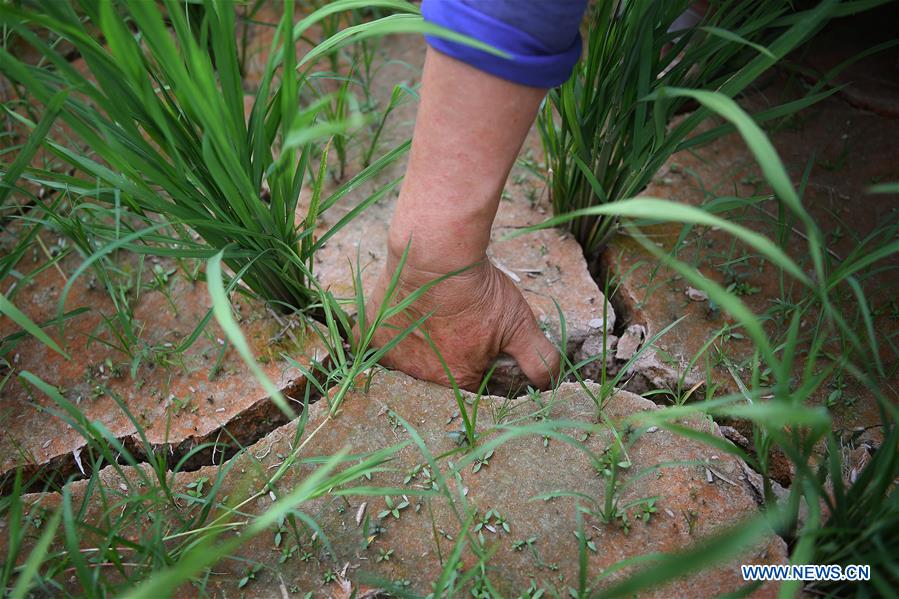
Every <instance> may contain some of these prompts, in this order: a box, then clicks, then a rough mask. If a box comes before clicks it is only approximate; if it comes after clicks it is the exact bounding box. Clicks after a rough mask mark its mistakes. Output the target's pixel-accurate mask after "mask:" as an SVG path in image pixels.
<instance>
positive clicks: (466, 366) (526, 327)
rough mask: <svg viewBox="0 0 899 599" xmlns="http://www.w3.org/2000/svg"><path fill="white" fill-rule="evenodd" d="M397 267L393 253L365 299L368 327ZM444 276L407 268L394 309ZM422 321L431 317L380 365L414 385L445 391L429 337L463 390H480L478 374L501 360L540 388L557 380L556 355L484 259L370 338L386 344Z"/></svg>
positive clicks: (511, 288) (508, 283) (507, 282)
mask: <svg viewBox="0 0 899 599" xmlns="http://www.w3.org/2000/svg"><path fill="white" fill-rule="evenodd" d="M399 263H400V256H397V255H395V253H393V252H391V255H390V257H389V258H388V260H387V265H386V267H385V270H384V272H383V273H382V274H381V277H380V279H379V280H378V283H377V286H376V288H375V290H374V292H373V293H372V294H371V296H370V297H369V298H368V302H367V305H366V322H368V323H371V322H372V321H373V320H374V318H375V317H376V316H377V314H378V310H379V309H380V307H381V305H382V302H383V301H384V298H385V295H386V292H387V289H388V286H389V283H390V280H391V278H392V276H393V274H394V272H395V269H396V267H397V265H398V264H399ZM443 274H445V273H435V272H426V271H424V270H421V269H418V268H415V267H414V266H410V265H409V264H408V263H407V264H406V265H405V267H404V268H403V270H402V272H401V274H400V278H399V284H398V285H397V289H396V291H395V295H394V297H393V298H392V303H393V304H396V303H397V302H399V301H401V300H402V299H403V298H405V297H408V296H409V295H410V294H411V293H413V292H414V291H416V290H417V289H419V288H420V287H422V286H423V285H425V284H427V283H429V282H432V281H434V280H435V279H437V278H439V277H441V276H443ZM426 314H430V316H429V317H428V318H427V319H426V320H425V322H424V323H423V324H422V325H421V326H420V327H419V328H416V329H415V330H413V331H412V332H411V333H409V334H408V335H407V336H406V337H405V338H404V339H403V340H401V341H400V342H399V344H398V345H397V346H396V347H394V348H393V349H392V350H391V351H389V352H388V353H387V354H386V355H385V356H384V358H383V359H382V360H381V363H382V364H384V365H385V366H388V367H390V368H395V369H397V370H402V371H403V372H405V373H407V374H409V375H411V376H414V377H416V378H419V379H423V380H426V381H432V382H436V383H440V384H443V385H448V384H450V380H449V378H448V376H447V374H446V371H445V369H444V367H443V364H442V363H441V361H440V358H439V357H438V356H437V354H436V353H435V351H434V349H433V348H432V346H431V343H429V341H428V338H430V341H431V342H433V345H434V347H435V348H436V349H437V350H438V351H439V352H440V355H441V356H442V358H443V360H444V361H445V362H446V365H447V367H448V368H449V370H450V372H451V373H452V375H453V378H454V380H455V382H456V384H457V385H458V386H459V387H461V388H463V389H467V390H469V391H476V390H477V389H478V387H479V385H480V383H481V378H482V377H483V375H484V372H485V371H486V370H487V369H488V368H489V367H490V365H491V364H492V363H493V361H494V360H495V359H496V357H497V356H498V355H499V354H500V353H506V354H508V355H510V356H512V357H513V358H515V359H516V360H517V361H518V365H519V367H520V368H521V370H522V372H524V374H525V375H526V376H527V377H528V378H529V379H530V380H531V382H532V383H533V384H534V385H536V386H538V387H540V388H546V387H548V386H549V384H550V383H551V379H552V377H553V376H555V375H557V374H558V371H559V354H558V352H557V351H556V348H555V347H554V346H553V344H552V343H550V341H549V340H548V339H547V338H546V337H545V336H544V334H543V332H542V331H541V330H540V328H539V327H538V326H537V322H536V320H535V318H534V315H533V313H532V312H531V308H530V306H528V304H527V302H526V301H525V299H524V297H523V296H522V294H521V291H519V290H518V288H517V287H516V286H515V284H514V283H513V282H512V280H511V279H509V278H508V277H507V276H506V275H505V274H503V273H502V272H501V271H500V270H499V269H498V268H496V267H495V266H494V265H493V264H491V263H490V262H489V261H488V260H487V259H486V258H484V259H482V260H480V261H478V262H477V263H476V264H474V265H472V266H471V267H469V268H467V269H466V270H464V271H463V272H461V273H458V274H455V275H452V276H449V277H448V278H446V279H445V280H443V281H440V282H439V283H437V284H435V285H434V286H433V287H431V288H430V289H428V290H427V291H425V293H424V294H423V295H422V296H421V297H420V298H418V299H417V300H416V301H415V302H414V303H413V304H412V305H411V306H410V308H409V309H407V310H406V312H405V313H404V314H403V315H401V316H397V317H394V318H393V319H392V320H390V321H388V323H387V324H386V326H381V327H380V328H379V329H377V330H376V331H375V333H374V338H373V344H374V345H375V346H378V347H381V346H383V345H385V344H386V343H388V342H389V341H390V340H391V339H393V338H394V337H395V336H396V335H397V334H398V333H399V332H400V331H402V330H404V329H405V328H407V327H408V326H409V325H410V324H411V323H413V322H415V321H416V320H417V319H419V318H421V317H422V316H424V315H426ZM426 334H427V335H426Z"/></svg>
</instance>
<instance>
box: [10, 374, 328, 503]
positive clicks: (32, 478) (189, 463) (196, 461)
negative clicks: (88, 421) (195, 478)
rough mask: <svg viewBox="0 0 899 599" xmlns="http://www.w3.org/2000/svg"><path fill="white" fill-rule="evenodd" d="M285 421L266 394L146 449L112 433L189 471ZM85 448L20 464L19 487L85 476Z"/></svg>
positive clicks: (293, 389) (314, 396)
mask: <svg viewBox="0 0 899 599" xmlns="http://www.w3.org/2000/svg"><path fill="white" fill-rule="evenodd" d="M317 382H319V383H320V381H317ZM307 385H310V383H309V382H307V381H306V380H305V378H302V379H299V380H296V381H293V382H292V383H291V384H290V385H288V386H286V387H284V388H283V389H280V391H281V394H282V395H284V396H285V397H287V398H290V399H292V400H293V401H297V400H296V399H295V397H297V396H303V395H305V391H306V387H307ZM309 390H310V393H309V405H312V404H314V403H315V402H317V401H318V400H320V399H321V398H322V395H321V393H320V392H318V390H317V386H316V385H312V386H311V387H309ZM288 422H289V418H288V417H287V416H286V415H285V414H284V413H283V412H282V411H281V409H280V408H278V406H277V405H276V404H275V402H273V401H272V400H271V398H268V397H266V398H264V399H260V400H259V401H258V402H256V403H255V404H254V405H252V406H250V407H249V408H248V409H246V410H243V411H241V412H239V413H238V414H236V415H235V416H234V418H232V419H230V420H229V421H228V422H225V423H221V425H220V426H218V427H216V428H215V429H213V430H211V431H210V432H209V433H207V434H204V435H195V436H190V437H187V438H184V439H181V440H180V441H178V442H171V443H151V444H150V446H149V448H148V447H147V445H146V444H144V442H143V440H142V439H141V436H140V433H138V432H134V433H129V434H127V435H122V436H120V437H117V438H116V441H117V442H118V443H120V444H121V445H122V447H124V448H125V449H126V450H127V451H128V453H129V454H131V456H132V457H133V458H134V460H135V462H136V463H137V464H149V463H153V462H155V461H156V457H157V456H159V455H160V454H165V456H166V458H165V459H166V470H167V471H169V472H174V471H178V472H193V471H195V470H199V469H200V468H202V467H203V466H209V465H216V464H221V463H224V462H226V461H228V460H230V459H231V458H232V457H234V456H235V455H236V454H237V453H238V452H240V451H241V450H243V449H246V448H247V447H250V446H252V445H253V444H255V443H256V442H257V441H259V440H260V439H262V438H263V437H265V436H266V435H267V434H269V433H270V432H272V431H274V430H275V429H277V428H278V427H279V426H283V425H284V424H287V423H288ZM90 451H91V449H90V445H88V446H86V447H84V448H83V449H81V450H80V451H79V452H78V453H79V455H80V456H83V457H80V458H79V459H80V462H78V461H76V459H75V457H74V456H73V454H72V453H65V454H61V455H58V456H54V457H53V458H50V459H49V460H45V461H43V462H40V463H36V462H30V463H28V464H25V465H23V466H20V468H19V469H20V470H21V473H22V488H23V491H24V492H37V491H48V490H59V489H60V488H62V487H63V486H64V485H66V484H68V483H69V482H73V481H76V480H83V479H87V478H90V477H91V476H93V474H94V473H95V472H96V471H97V469H95V468H94V467H93V466H92V462H93V460H91V459H90ZM117 460H119V461H118V463H119V464H120V465H123V466H124V465H127V464H125V463H123V462H122V461H121V455H118V456H117ZM107 466H109V463H107V462H104V463H102V464H101V465H100V469H102V468H105V467H107ZM176 466H177V468H176ZM82 468H83V470H82ZM15 476H16V473H15V470H12V471H8V472H6V473H4V475H3V477H2V478H0V494H7V493H10V492H12V489H13V486H14V481H15Z"/></svg>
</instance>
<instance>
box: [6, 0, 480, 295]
mask: <svg viewBox="0 0 899 599" xmlns="http://www.w3.org/2000/svg"><path fill="white" fill-rule="evenodd" d="M362 5H363V3H361V2H359V1H358V0H339V1H337V2H333V3H330V4H326V5H324V6H323V7H321V8H320V9H318V10H316V11H315V12H313V13H312V14H310V15H309V16H307V17H305V18H303V19H301V20H299V22H297V23H294V13H293V10H294V3H293V2H290V1H286V2H284V14H283V17H282V18H281V20H280V22H279V23H278V26H277V30H276V34H275V36H274V39H273V42H272V47H271V50H270V52H269V55H268V61H267V63H266V66H265V69H264V72H263V76H262V78H261V83H260V85H259V88H258V90H257V91H256V92H255V94H254V95H253V97H252V109H251V110H250V112H249V114H248V115H247V114H245V109H244V106H245V95H244V90H243V88H242V85H241V60H240V51H239V49H238V46H237V42H236V39H237V36H238V33H239V32H238V31H237V26H236V18H235V7H236V4H235V3H232V2H221V3H207V4H206V5H205V10H203V11H200V12H199V13H197V14H193V13H190V14H191V15H192V16H194V17H195V18H194V19H193V20H192V21H191V20H189V19H188V18H187V16H186V14H185V11H183V10H182V8H183V7H182V6H181V5H180V4H179V3H178V2H174V1H168V2H164V3H163V4H162V6H160V5H158V4H156V3H152V2H143V1H123V2H120V3H106V2H104V3H94V2H83V3H81V4H80V5H79V7H78V8H79V12H76V11H75V10H73V8H72V7H70V6H69V5H68V4H60V3H58V2H53V1H49V0H48V1H39V2H36V3H35V4H34V6H33V7H31V5H29V8H24V7H19V6H18V5H12V4H8V3H5V4H3V5H2V6H0V22H2V23H3V25H4V26H5V27H8V28H10V29H12V30H14V31H15V32H16V33H17V34H18V35H19V36H20V37H21V39H22V40H24V41H25V42H27V43H28V44H29V45H30V46H32V47H33V48H34V49H36V50H37V51H38V52H39V53H40V54H41V55H42V56H43V58H44V59H45V61H46V62H47V63H48V64H49V65H52V68H45V67H43V66H31V65H28V64H26V63H25V62H23V61H22V60H19V59H17V58H15V57H14V56H13V55H12V54H11V53H10V52H8V51H7V50H5V49H2V48H0V72H2V73H3V74H4V75H5V76H6V77H8V78H9V79H10V80H11V81H13V82H15V83H17V84H20V85H21V86H22V87H23V88H24V89H26V90H27V92H28V94H30V97H31V99H32V100H33V101H36V102H40V103H41V104H43V105H44V106H46V107H47V109H48V115H52V116H55V117H56V118H58V119H59V120H61V121H62V122H64V123H65V124H66V125H68V127H70V128H71V130H72V131H73V133H74V135H75V136H77V137H78V138H80V139H81V140H82V141H83V142H84V143H85V144H86V145H87V146H88V148H89V150H90V151H89V153H87V154H85V153H83V152H80V151H76V150H74V149H73V148H71V147H68V146H66V145H63V144H60V143H58V142H56V141H54V140H52V139H50V138H47V137H45V136H46V135H47V130H46V128H45V127H44V126H43V124H44V122H43V121H42V122H41V123H34V122H32V121H30V120H28V119H26V118H25V117H20V120H21V121H22V122H23V123H24V124H26V125H27V126H29V127H32V128H33V129H34V133H35V135H34V136H33V139H34V140H36V141H37V142H41V141H42V142H43V143H44V145H45V147H46V148H47V149H48V150H50V151H51V152H52V153H54V154H56V155H57V156H58V157H59V158H60V159H62V160H63V161H64V162H66V163H68V164H69V165H71V166H72V167H74V168H75V169H76V171H77V172H76V174H74V175H72V176H69V175H65V176H61V175H59V174H57V173H54V172H48V171H43V170H39V169H32V168H25V167H24V164H17V165H16V166H19V167H21V168H20V169H18V170H20V171H23V172H24V174H25V175H26V176H27V177H28V178H30V179H32V180H35V181H39V182H40V183H41V184H43V185H45V186H46V187H48V188H51V189H67V190H70V191H71V192H73V193H76V194H82V195H86V196H89V197H91V198H92V199H93V200H94V201H101V202H106V203H108V204H110V205H111V204H113V203H116V205H118V202H121V205H122V207H123V208H124V209H126V210H128V211H129V212H131V213H132V214H133V215H135V216H137V217H139V218H142V219H144V222H145V228H144V230H142V231H136V232H134V233H133V235H132V236H130V237H128V238H127V240H123V239H116V241H118V242H119V244H118V246H117V247H128V248H131V249H135V250H137V251H147V250H146V248H144V249H143V250H139V249H138V247H137V246H138V245H139V242H140V241H141V240H142V241H143V242H144V243H145V244H147V245H151V246H155V251H156V252H159V253H166V254H168V255H178V256H181V257H186V256H189V257H200V258H208V257H209V256H210V255H212V254H215V253H217V252H218V251H220V250H224V251H225V253H224V262H225V264H226V265H227V266H228V267H229V269H230V270H231V272H235V273H236V272H241V271H242V272H243V282H244V283H245V285H246V286H247V287H248V288H249V289H251V290H252V291H253V292H255V293H256V294H257V295H259V296H261V297H263V298H265V299H267V300H269V301H271V302H273V303H275V304H277V305H279V306H281V307H283V308H285V309H297V308H305V307H307V306H308V305H309V304H310V303H312V302H313V301H314V298H315V293H314V292H312V291H310V288H311V287H312V282H311V281H312V278H313V273H312V256H313V254H314V253H315V251H316V250H317V249H318V248H320V247H321V245H322V244H323V243H325V241H326V240H327V239H328V238H329V237H330V236H331V235H333V234H334V233H335V232H336V231H337V230H339V228H340V227H341V226H343V224H345V223H346V222H347V221H348V220H349V219H350V218H352V217H353V216H355V215H356V214H358V213H359V211H361V210H363V209H364V208H365V207H366V206H367V204H368V203H370V201H374V200H375V199H377V195H373V196H372V198H370V200H369V202H362V203H361V204H360V205H359V206H358V207H357V208H356V209H354V210H353V211H352V212H351V214H350V216H348V217H347V218H344V219H342V220H340V221H339V222H338V223H337V224H335V225H334V226H332V227H331V228H330V229H329V230H328V231H326V232H324V233H323V234H321V235H320V236H319V237H318V238H316V237H315V228H316V225H317V224H318V223H319V222H320V217H321V215H322V214H323V213H325V212H326V211H327V210H328V209H330V208H331V207H332V206H333V205H334V204H335V203H337V202H338V201H339V200H340V199H341V198H343V197H344V196H345V195H346V194H348V193H350V192H351V191H352V190H354V189H356V188H357V187H358V186H359V185H360V184H362V183H363V182H365V181H367V180H369V179H371V178H372V177H374V176H375V175H376V174H377V173H378V172H380V171H381V170H382V169H383V168H384V167H385V166H386V165H388V164H389V163H390V162H392V161H393V160H395V159H396V158H397V157H398V156H400V155H401V153H402V152H403V151H404V150H405V149H406V147H407V146H406V145H401V146H400V147H399V148H398V149H397V150H395V151H393V152H390V153H388V154H386V155H385V156H384V157H382V158H381V159H379V160H375V161H374V162H372V164H371V165H370V166H369V167H368V168H366V169H365V170H363V171H362V172H360V173H359V174H357V175H356V176H355V177H353V178H352V179H351V180H349V181H347V182H345V183H344V184H343V185H340V186H339V187H338V188H337V189H335V190H334V191H333V192H332V193H331V194H329V195H326V194H325V193H324V191H323V190H324V183H325V181H324V179H325V177H324V173H325V172H326V170H327V151H323V148H324V142H325V141H326V140H327V139H329V138H332V137H335V138H336V140H337V141H336V143H338V145H339V144H341V143H344V139H343V138H342V137H341V136H342V135H344V134H346V133H347V132H348V131H350V130H353V129H354V128H357V127H359V126H360V125H361V124H362V122H363V119H362V117H361V116H360V115H359V114H358V113H357V112H352V111H350V110H347V108H346V107H349V106H351V105H352V104H353V101H352V97H351V95H350V94H349V92H348V90H347V88H346V86H341V87H339V88H338V89H337V91H335V92H334V93H332V94H325V95H321V94H316V92H315V90H314V89H312V83H311V82H312V79H313V75H314V71H313V69H314V68H315V64H316V62H317V61H318V60H319V59H320V58H323V57H325V56H328V55H332V54H333V53H334V52H335V51H337V50H339V49H340V48H342V47H345V46H347V45H349V44H352V43H354V42H356V41H360V40H365V39H367V38H372V37H376V36H381V35H384V34H387V33H395V32H419V33H423V32H434V33H435V34H437V35H448V36H451V37H455V38H460V36H458V35H455V34H452V33H450V32H444V31H443V30H440V29H439V28H437V27H436V26H433V25H429V24H427V23H425V22H423V21H422V19H421V16H420V15H419V14H418V9H417V7H415V6H414V5H411V4H409V3H407V2H403V1H402V0H375V1H373V2H366V3H364V5H365V6H368V7H380V8H383V9H385V10H388V11H392V12H393V14H390V15H388V16H385V17H382V18H379V19H375V20H372V21H368V22H364V23H359V24H357V25H353V26H351V27H347V28H344V29H340V30H339V31H337V30H335V31H334V32H333V35H331V36H330V37H328V38H327V39H326V40H324V41H323V42H321V43H320V44H318V45H317V46H315V47H314V48H313V49H311V50H310V51H308V52H307V53H306V54H305V55H303V56H302V57H301V58H299V59H297V55H296V50H295V42H296V40H298V39H299V38H300V37H302V36H303V35H304V33H305V32H306V31H307V30H308V29H309V28H310V27H311V26H312V25H314V24H315V23H318V22H322V21H323V20H327V19H331V18H332V17H334V16H335V15H337V14H338V13H340V12H342V11H345V10H350V9H356V8H359V7H360V6H362ZM162 8H164V11H163V10H161V9H162ZM97 30H98V31H99V33H101V34H102V36H103V39H104V40H105V43H104V44H101V43H99V42H98V41H97V38H96V31H97ZM35 31H38V32H40V33H41V34H43V35H39V34H38V33H36V32H35ZM50 36H52V37H53V38H54V39H57V38H58V39H61V40H65V41H66V42H68V43H69V44H71V46H73V47H74V48H75V49H76V50H77V51H78V53H79V54H80V55H81V56H82V57H83V58H84V61H85V64H86V66H87V69H88V71H89V74H87V75H85V74H82V72H80V71H79V70H78V69H76V68H74V67H73V66H72V65H71V64H70V63H69V62H68V60H66V57H65V56H63V55H62V53H61V52H60V50H59V49H58V48H57V47H56V44H51V43H47V42H46V41H45V39H46V38H48V37H50ZM463 41H464V40H463ZM472 43H475V42H472ZM307 95H308V96H312V97H317V99H316V100H314V101H311V102H308V103H305V104H304V103H303V102H302V101H301V98H302V97H304V96H307ZM335 107H336V108H335ZM316 159H318V163H317V164H316ZM15 170H16V169H11V170H9V171H7V173H6V178H7V179H14V178H15V177H17V176H18V173H17V172H15ZM7 183H9V181H7ZM304 189H309V190H311V198H310V199H309V201H308V203H307V205H306V206H305V208H304V209H303V208H302V207H301V204H302V203H301V201H300V196H301V192H302V191H303V190H304ZM6 191H8V188H7V189H6V190H4V192H3V193H4V194H5V193H6ZM298 208H299V209H300V210H299V211H298ZM164 223H174V224H176V225H178V228H176V229H175V231H176V232H175V233H171V234H169V233H168V232H169V231H170V229H169V228H166V227H165V226H164ZM190 231H193V232H196V233H197V234H198V235H199V236H200V237H201V238H202V239H203V241H204V242H205V244H206V245H207V246H208V249H205V250H204V249H203V248H197V244H196V243H195V242H194V241H193V240H192V239H191V237H190ZM62 300H63V301H64V300H65V294H63V298H62Z"/></svg>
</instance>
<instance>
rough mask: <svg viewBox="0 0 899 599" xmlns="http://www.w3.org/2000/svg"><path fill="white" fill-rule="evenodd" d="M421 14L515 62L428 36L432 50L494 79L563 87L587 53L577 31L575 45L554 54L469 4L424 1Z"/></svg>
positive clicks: (432, 0) (562, 33)
mask: <svg viewBox="0 0 899 599" xmlns="http://www.w3.org/2000/svg"><path fill="white" fill-rule="evenodd" d="M550 12H551V11H550ZM421 13H422V16H424V18H425V20H426V21H429V22H431V23H434V24H436V25H440V26H442V27H446V28H447V29H450V30H452V31H455V32H457V33H461V34H464V35H467V36H469V37H472V38H474V39H477V40H479V41H482V42H484V43H486V44H489V45H491V46H493V47H495V48H497V49H499V50H502V51H504V52H506V53H507V54H509V55H510V56H511V58H503V57H500V56H496V55H494V54H490V53H488V52H484V51H483V50H478V49H476V48H472V47H470V46H466V45H465V44H460V43H458V42H451V41H449V40H446V39H443V38H440V37H435V36H431V35H426V36H425V39H426V40H427V41H428V44H430V46H431V47H432V48H434V49H435V50H438V51H440V52H442V53H443V54H446V55H448V56H451V57H453V58H455V59H457V60H461V61H462V62H465V63H467V64H469V65H471V66H473V67H475V68H477V69H480V70H482V71H485V72H487V73H490V74H491V75H495V76H497V77H501V78H502V79H507V80H509V81H513V82H515V83H520V84H522V85H529V86H531V87H543V88H549V87H555V86H557V85H561V84H562V83H564V82H565V81H566V80H567V79H568V77H569V76H570V75H571V70H572V68H574V65H575V63H576V62H577V60H578V58H580V55H581V36H580V33H579V32H578V31H577V30H575V31H574V32H573V39H572V41H571V43H570V44H568V45H567V46H566V47H564V49H563V50H562V51H561V52H552V51H551V50H549V49H548V48H547V46H546V45H545V44H544V43H542V42H541V41H540V40H538V39H537V38H536V37H534V36H533V35H530V34H529V33H527V32H526V31H522V30H521V29H518V28H516V27H513V26H511V25H509V24H508V23H504V22H503V21H500V20H498V19H496V18H494V17H491V16H489V15H487V14H484V13H482V12H479V11H478V10H476V9H474V8H472V7H471V6H469V5H467V4H465V3H463V2H458V1H456V2H452V1H448V0H423V2H422V5H421ZM560 34H561V35H567V36H568V37H569V38H570V37H571V36H572V32H570V31H569V32H565V31H560ZM566 41H567V40H566Z"/></svg>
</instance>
